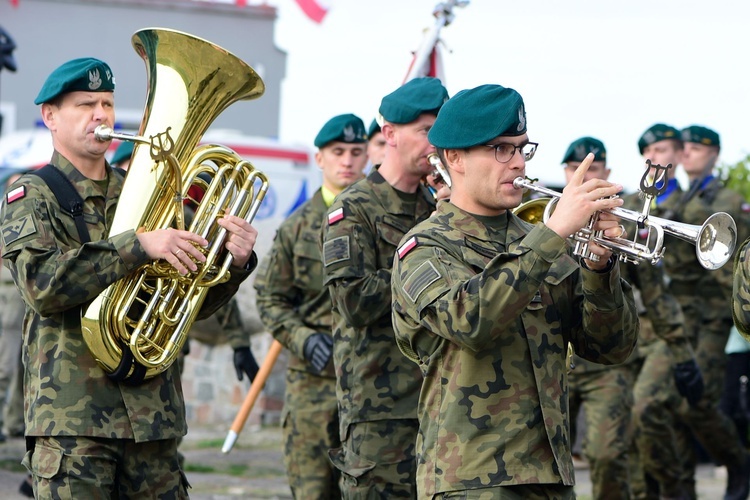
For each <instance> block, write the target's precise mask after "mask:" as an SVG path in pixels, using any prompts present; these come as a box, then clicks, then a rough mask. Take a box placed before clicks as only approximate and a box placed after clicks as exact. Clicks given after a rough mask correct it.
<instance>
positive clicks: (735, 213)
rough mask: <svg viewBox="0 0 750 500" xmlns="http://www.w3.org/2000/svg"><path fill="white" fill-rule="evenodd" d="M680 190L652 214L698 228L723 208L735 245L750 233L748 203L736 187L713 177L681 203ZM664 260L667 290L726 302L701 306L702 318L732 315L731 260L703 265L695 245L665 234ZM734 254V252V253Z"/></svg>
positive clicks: (676, 293)
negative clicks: (720, 264)
mask: <svg viewBox="0 0 750 500" xmlns="http://www.w3.org/2000/svg"><path fill="white" fill-rule="evenodd" d="M682 196H683V194H682V193H675V194H673V195H672V196H670V197H669V198H668V199H667V201H666V203H664V204H663V205H660V206H659V208H658V209H657V211H656V212H654V215H657V216H660V217H664V216H666V217H669V218H672V219H674V220H676V221H678V222H682V223H685V224H690V225H694V226H697V227H698V228H699V227H701V226H702V225H703V223H704V222H705V221H706V219H708V217H710V216H711V215H713V214H714V213H716V212H726V213H728V214H729V215H731V216H732V217H733V218H734V221H735V223H736V225H737V242H738V245H739V243H741V242H742V241H744V240H745V238H747V237H748V235H750V233H749V232H750V206H749V205H748V204H747V202H746V200H745V199H744V198H743V197H742V195H741V194H739V193H738V192H736V191H733V190H731V189H729V188H726V187H724V186H723V185H722V184H721V182H720V181H719V180H718V179H716V178H714V179H713V180H712V181H711V182H709V183H708V184H707V185H706V186H705V187H704V188H703V189H701V190H699V191H698V192H697V193H695V195H694V196H692V197H691V198H690V200H688V201H687V202H686V203H684V205H683V204H682V203H681V201H680V198H681V197H682ZM665 247H666V252H665V254H664V264H665V267H666V271H667V274H668V275H669V278H670V285H669V286H670V290H671V291H672V293H673V294H674V295H675V296H677V297H678V298H679V297H680V296H694V295H695V294H696V293H700V294H701V296H703V297H706V298H707V299H709V300H712V301H716V302H715V304H718V303H719V302H721V303H724V304H726V305H727V306H726V307H706V308H703V313H704V317H705V318H715V317H724V318H729V317H731V307H730V306H729V302H730V300H731V293H732V277H733V276H732V262H731V260H732V259H730V262H728V263H727V264H725V265H724V266H723V267H722V268H720V269H717V270H715V271H710V270H707V269H705V268H703V267H702V266H701V265H700V263H699V262H698V259H697V257H696V245H694V244H692V243H689V242H686V241H682V240H680V239H677V238H674V237H671V236H665ZM733 255H734V254H733Z"/></svg>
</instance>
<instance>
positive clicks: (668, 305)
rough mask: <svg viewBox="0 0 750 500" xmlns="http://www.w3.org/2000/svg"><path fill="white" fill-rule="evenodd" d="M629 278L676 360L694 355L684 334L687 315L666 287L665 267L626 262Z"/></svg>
mask: <svg viewBox="0 0 750 500" xmlns="http://www.w3.org/2000/svg"><path fill="white" fill-rule="evenodd" d="M624 269H627V276H628V277H627V279H628V281H630V282H632V283H633V284H634V285H635V286H636V287H637V288H638V290H639V291H640V294H641V300H642V302H643V306H644V307H645V315H646V317H647V318H648V319H649V321H650V322H651V325H652V326H653V331H654V334H655V335H656V336H657V337H658V338H660V339H662V340H663V341H664V342H666V344H667V347H668V348H669V350H670V352H671V353H672V359H673V360H674V361H675V362H682V361H687V360H689V359H692V358H693V357H694V353H693V349H692V347H691V346H690V341H689V339H688V338H687V337H686V336H685V329H684V327H683V324H684V322H685V318H684V316H683V314H682V307H680V303H679V302H678V301H677V299H676V298H675V296H674V295H672V293H671V292H670V291H669V290H668V289H667V286H666V281H665V276H664V266H663V265H661V264H657V265H648V264H640V265H634V264H627V265H626V267H625V268H624Z"/></svg>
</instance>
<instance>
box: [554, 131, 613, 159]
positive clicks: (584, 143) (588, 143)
mask: <svg viewBox="0 0 750 500" xmlns="http://www.w3.org/2000/svg"><path fill="white" fill-rule="evenodd" d="M589 153H594V161H607V149H606V148H605V147H604V143H603V142H602V141H600V140H599V139H594V138H593V137H581V138H580V139H576V140H575V141H573V142H572V143H571V144H570V146H568V150H567V151H566V152H565V156H563V159H562V163H568V162H569V161H583V160H584V159H586V156H587V155H588V154H589Z"/></svg>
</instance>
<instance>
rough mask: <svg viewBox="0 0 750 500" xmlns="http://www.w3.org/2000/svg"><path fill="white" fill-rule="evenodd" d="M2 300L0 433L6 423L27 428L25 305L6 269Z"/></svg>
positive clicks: (19, 430) (0, 278)
mask: <svg viewBox="0 0 750 500" xmlns="http://www.w3.org/2000/svg"><path fill="white" fill-rule="evenodd" d="M0 303H1V306H0V307H1V308H2V310H1V311H0V434H2V429H3V423H5V429H7V431H8V433H9V434H11V435H16V436H17V435H22V434H23V429H24V425H23V392H22V391H23V385H22V384H23V372H22V369H23V367H22V365H21V337H22V335H23V316H24V309H25V307H26V306H25V305H24V303H23V299H22V298H21V295H20V294H19V293H18V289H17V288H16V285H15V284H14V283H13V279H12V278H11V276H10V273H9V272H7V271H6V272H4V273H0ZM19 374H20V375H19ZM19 388H20V390H19Z"/></svg>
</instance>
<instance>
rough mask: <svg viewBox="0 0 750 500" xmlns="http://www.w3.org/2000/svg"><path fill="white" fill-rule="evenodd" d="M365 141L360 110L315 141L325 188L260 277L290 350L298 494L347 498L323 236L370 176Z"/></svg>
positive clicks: (273, 321)
mask: <svg viewBox="0 0 750 500" xmlns="http://www.w3.org/2000/svg"><path fill="white" fill-rule="evenodd" d="M366 140H367V135H366V134H365V126H364V123H363V122H362V120H361V119H360V118H359V117H357V116H355V115H352V114H345V115H339V116H335V117H333V118H331V119H330V120H329V121H328V122H327V123H326V124H325V125H323V128H322V129H321V130H320V132H319V133H318V135H317V137H316V138H315V146H316V147H317V148H318V151H317V153H316V154H315V161H316V162H317V164H318V166H319V167H320V169H321V170H322V172H323V185H322V187H321V188H320V189H319V190H318V191H317V192H316V193H315V194H314V195H313V196H312V198H310V199H309V200H308V201H307V202H305V204H304V205H302V206H301V207H299V208H298V209H297V210H296V211H295V212H294V213H292V214H291V215H290V216H289V217H288V218H287V219H286V220H285V221H284V222H283V223H282V224H281V225H280V226H279V229H278V230H277V232H276V237H275V239H274V242H273V245H272V247H271V250H270V252H269V254H268V255H267V256H266V257H265V258H264V259H263V261H262V262H261V265H260V269H259V272H258V275H257V277H256V279H255V289H256V291H257V294H256V302H257V305H258V311H259V312H260V316H261V319H262V320H263V323H264V324H265V326H266V328H267V329H268V331H269V332H270V333H271V334H272V335H273V336H274V338H275V339H276V340H278V341H279V342H280V343H281V344H282V345H283V346H284V347H286V348H287V349H288V350H289V352H290V354H291V356H290V359H289V366H288V368H287V373H286V396H285V401H284V410H283V414H282V418H281V421H282V428H283V431H282V432H283V439H284V465H285V466H286V472H287V477H288V479H289V486H290V488H291V490H292V494H293V496H294V497H295V498H299V499H305V500H306V499H320V500H325V499H329V498H340V496H341V492H340V489H339V480H340V477H341V476H340V473H339V472H338V469H336V468H334V467H332V465H331V462H330V460H329V458H328V451H329V450H330V449H333V448H339V447H340V446H341V441H340V439H339V418H338V406H337V402H336V374H335V372H334V368H333V364H332V363H331V362H330V360H331V355H332V351H333V339H332V337H331V328H332V316H331V296H330V294H329V292H328V288H327V287H324V286H323V264H322V259H321V256H320V233H321V226H322V224H323V221H324V220H325V214H326V211H327V209H328V207H330V206H331V204H332V203H333V200H334V198H335V197H336V196H337V195H338V194H339V193H341V192H342V191H343V190H344V189H346V188H347V187H348V186H350V185H351V184H353V183H354V182H356V181H358V180H360V179H361V178H362V177H363V173H362V172H363V171H364V168H365V165H366V163H367V154H366V152H365V148H366V145H365V142H366Z"/></svg>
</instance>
